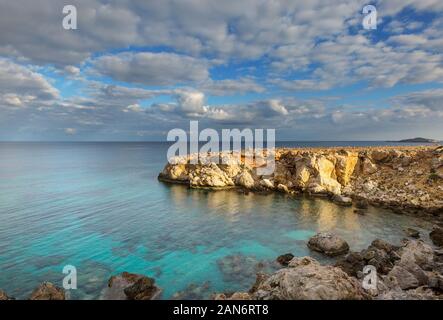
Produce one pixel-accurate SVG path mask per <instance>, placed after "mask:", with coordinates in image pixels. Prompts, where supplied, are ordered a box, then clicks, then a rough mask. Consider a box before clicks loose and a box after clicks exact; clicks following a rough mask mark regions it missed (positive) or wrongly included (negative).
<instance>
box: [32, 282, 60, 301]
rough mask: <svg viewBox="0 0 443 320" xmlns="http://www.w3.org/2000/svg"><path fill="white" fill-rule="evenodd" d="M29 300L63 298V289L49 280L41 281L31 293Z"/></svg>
mask: <svg viewBox="0 0 443 320" xmlns="http://www.w3.org/2000/svg"><path fill="white" fill-rule="evenodd" d="M29 299H30V300H65V291H64V290H63V289H61V288H59V287H57V286H55V285H53V284H52V283H51V282H43V283H42V284H41V285H40V286H39V287H38V288H36V289H35V290H34V291H33V292H32V293H31V297H30V298H29Z"/></svg>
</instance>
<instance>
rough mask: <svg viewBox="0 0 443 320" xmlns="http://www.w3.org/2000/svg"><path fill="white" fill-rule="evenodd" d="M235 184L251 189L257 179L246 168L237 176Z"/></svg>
mask: <svg viewBox="0 0 443 320" xmlns="http://www.w3.org/2000/svg"><path fill="white" fill-rule="evenodd" d="M235 184H236V185H238V186H242V187H245V188H247V189H251V188H253V187H254V184H255V181H254V178H252V176H251V174H250V173H249V172H248V171H246V170H245V171H243V172H242V173H240V174H239V175H238V176H237V179H236V180H235Z"/></svg>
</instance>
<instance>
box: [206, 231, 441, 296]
mask: <svg viewBox="0 0 443 320" xmlns="http://www.w3.org/2000/svg"><path fill="white" fill-rule="evenodd" d="M440 232H442V230H440ZM325 237H326V238H328V237H329V238H330V239H331V240H330V241H329V242H322V243H321V241H322V240H321V239H324V238H325ZM311 241H313V242H317V244H319V246H320V248H322V250H320V251H323V253H325V254H328V252H330V250H333V249H334V247H336V245H337V241H338V242H339V243H340V242H343V240H342V239H339V238H338V237H337V236H335V235H333V234H318V235H316V236H314V237H313V238H311V239H310V242H311ZM346 245H347V244H346ZM340 248H341V247H340V246H339V247H336V249H340ZM317 249H318V248H317ZM317 249H316V251H317ZM337 252H338V251H337ZM284 256H289V254H285V255H284ZM282 257H283V256H280V257H279V258H278V260H279V259H282ZM283 260H284V259H283ZM282 265H283V268H282V269H280V270H278V271H277V272H275V273H273V274H270V275H268V274H258V275H257V279H256V283H255V284H254V285H253V286H252V288H251V289H250V290H249V291H248V292H234V293H219V294H215V295H214V296H213V298H214V299H216V300H441V299H443V274H442V272H443V251H442V250H441V249H435V248H433V247H432V246H430V245H429V244H426V243H424V242H423V241H421V240H411V239H404V240H403V242H402V244H401V245H400V246H394V245H392V244H390V243H388V242H385V241H383V240H380V239H376V240H374V241H373V242H372V243H371V245H370V246H369V247H368V248H367V249H365V250H362V251H361V252H349V253H347V254H346V255H343V256H341V257H340V258H339V259H338V260H337V262H336V263H335V264H334V265H321V264H320V263H319V262H318V261H316V260H315V259H314V258H312V257H292V258H291V259H290V260H289V261H285V263H283V264H282ZM365 266H372V267H373V268H374V277H373V278H372V281H374V282H373V285H372V286H370V287H367V286H366V287H365V285H364V281H365V279H364V278H365V277H366V274H365V273H364V268H365Z"/></svg>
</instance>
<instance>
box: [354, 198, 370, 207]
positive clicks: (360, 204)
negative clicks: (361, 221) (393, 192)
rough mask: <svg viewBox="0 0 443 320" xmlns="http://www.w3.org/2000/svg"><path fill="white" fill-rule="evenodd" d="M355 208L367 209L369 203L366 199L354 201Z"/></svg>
mask: <svg viewBox="0 0 443 320" xmlns="http://www.w3.org/2000/svg"><path fill="white" fill-rule="evenodd" d="M355 207H356V208H357V209H367V208H369V202H368V200H366V199H359V200H357V201H355Z"/></svg>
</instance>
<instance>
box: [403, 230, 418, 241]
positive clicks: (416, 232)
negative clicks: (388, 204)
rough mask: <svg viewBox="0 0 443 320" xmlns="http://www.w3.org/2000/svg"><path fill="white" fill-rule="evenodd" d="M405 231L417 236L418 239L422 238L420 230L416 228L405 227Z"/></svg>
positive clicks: (411, 235) (414, 236)
mask: <svg viewBox="0 0 443 320" xmlns="http://www.w3.org/2000/svg"><path fill="white" fill-rule="evenodd" d="M404 231H405V233H406V234H407V236H408V237H411V238H416V239H418V238H420V231H418V230H416V229H414V228H406V229H404Z"/></svg>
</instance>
